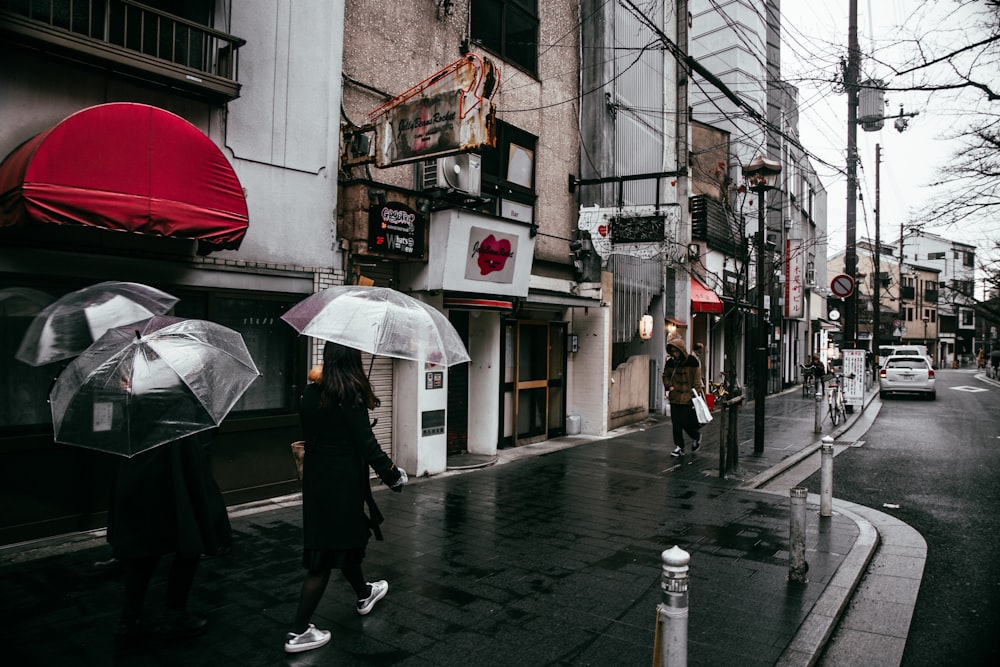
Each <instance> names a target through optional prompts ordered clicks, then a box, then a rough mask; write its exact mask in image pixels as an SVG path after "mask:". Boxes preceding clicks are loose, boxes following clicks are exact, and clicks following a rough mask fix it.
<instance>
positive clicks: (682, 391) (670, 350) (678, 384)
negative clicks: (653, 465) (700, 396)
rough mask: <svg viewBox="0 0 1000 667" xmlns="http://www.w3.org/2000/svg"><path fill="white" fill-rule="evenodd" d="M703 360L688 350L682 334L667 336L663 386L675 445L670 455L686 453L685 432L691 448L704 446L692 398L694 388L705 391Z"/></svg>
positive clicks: (692, 449)
mask: <svg viewBox="0 0 1000 667" xmlns="http://www.w3.org/2000/svg"><path fill="white" fill-rule="evenodd" d="M703 387H704V381H703V380H702V376H701V363H700V362H699V361H698V357H696V356H695V355H693V354H688V353H687V346H686V345H685V344H684V339H682V338H681V337H680V336H671V337H670V338H669V339H668V340H667V361H666V363H665V364H664V367H663V388H664V390H666V392H667V401H668V402H669V403H670V421H671V423H672V425H673V435H674V449H673V451H672V452H670V455H671V456H680V455H682V454H683V453H684V434H685V433H686V434H687V435H688V436H689V437H690V438H691V440H692V442H691V451H692V452H696V451H698V450H699V449H700V448H701V424H700V423H699V422H698V416H697V415H696V414H695V411H694V405H693V404H692V399H693V398H694V390H695V389H697V390H699V391H704V390H703Z"/></svg>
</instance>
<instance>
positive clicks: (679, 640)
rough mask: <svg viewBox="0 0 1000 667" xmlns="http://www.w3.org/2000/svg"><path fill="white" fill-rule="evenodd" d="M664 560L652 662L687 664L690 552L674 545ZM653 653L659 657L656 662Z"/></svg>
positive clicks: (662, 665) (668, 665)
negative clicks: (661, 593)
mask: <svg viewBox="0 0 1000 667" xmlns="http://www.w3.org/2000/svg"><path fill="white" fill-rule="evenodd" d="M660 558H662V559H663V579H662V581H661V582H660V589H661V590H662V591H663V602H661V603H660V604H659V605H657V608H656V611H657V614H656V622H657V633H656V634H657V639H656V641H657V643H658V646H656V647H654V649H653V653H654V664H657V665H658V667H687V638H688V563H690V562H691V555H690V554H689V553H688V552H686V551H684V550H683V549H681V548H680V547H679V546H677V545H674V546H673V547H672V548H670V549H667V550H666V551H664V552H663V553H662V554H660ZM656 656H659V661H658V662H657V660H656Z"/></svg>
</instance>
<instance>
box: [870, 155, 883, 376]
mask: <svg viewBox="0 0 1000 667" xmlns="http://www.w3.org/2000/svg"><path fill="white" fill-rule="evenodd" d="M881 164H882V146H881V144H875V285H874V286H873V287H872V318H873V319H874V320H875V321H874V323H873V324H872V354H873V355H878V346H879V332H880V331H881V329H882V296H881V293H880V292H881V289H882V234H881V232H880V230H879V216H880V215H881V214H882V203H881V201H882V200H881V198H880V191H879V188H880V185H879V172H880V165H881ZM878 361H881V359H879V360H878ZM874 379H875V380H878V378H874Z"/></svg>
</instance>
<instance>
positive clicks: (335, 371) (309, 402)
mask: <svg viewBox="0 0 1000 667" xmlns="http://www.w3.org/2000/svg"><path fill="white" fill-rule="evenodd" d="M378 404H379V401H378V399H377V398H376V397H375V393H374V391H373V390H372V386H371V383H370V382H369V380H368V377H367V376H366V375H365V372H364V367H363V366H362V364H361V352H359V351H358V350H355V349H352V348H349V347H345V346H343V345H339V344H337V343H330V342H328V343H326V345H325V347H324V348H323V370H322V374H321V377H320V379H319V381H318V382H316V383H315V384H309V385H306V388H305V391H304V392H303V394H302V403H301V406H300V407H299V417H300V419H301V422H302V431H303V436H304V437H303V440H304V441H305V456H304V459H303V465H302V532H303V547H304V548H303V552H302V566H303V567H304V568H305V569H306V571H307V573H306V578H305V581H304V582H303V583H302V591H301V594H300V596H299V605H298V609H297V611H296V613H295V620H294V621H293V623H292V627H291V631H290V632H288V633H287V635H286V636H285V651H286V652H288V653H299V652H301V651H309V650H311V649H315V648H319V647H320V646H323V645H324V644H326V643H327V642H329V641H330V632H329V631H328V630H320V629H319V628H317V627H316V626H315V625H313V624H312V623H310V622H309V621H310V619H311V618H312V615H313V613H314V612H315V611H316V607H317V606H318V605H319V602H320V600H321V599H322V598H323V594H324V592H325V591H326V586H327V583H329V580H330V572H331V570H332V569H333V568H338V569H339V570H340V571H341V572H342V573H343V575H344V578H345V579H347V582H348V583H349V584H350V585H351V588H352V589H354V593H355V595H356V596H357V607H356V608H357V612H358V614H361V615H362V616H363V615H366V614H368V613H369V612H371V610H372V608H373V607H374V606H375V603H376V602H378V601H379V600H381V599H382V598H383V597H385V594H386V592H387V591H388V590H389V584H388V583H387V582H386V581H384V580H380V581H375V582H368V581H366V580H365V576H364V572H363V570H362V567H361V564H362V562H363V560H364V557H365V548H366V546H367V544H368V539H369V536H370V535H372V534H374V535H375V539H377V540H381V539H382V532H381V529H380V528H379V524H381V523H382V520H383V517H382V515H381V513H380V512H379V510H378V506H377V505H376V504H375V499H374V498H373V496H372V490H371V483H370V481H369V473H368V469H369V467H370V468H371V469H373V470H374V471H375V474H377V475H378V476H379V477H380V478H381V480H382V482H383V483H385V484H386V485H387V486H389V487H390V488H391V489H392V490H394V491H401V490H402V487H403V485H404V484H405V483H406V481H407V476H406V471H404V470H403V469H402V468H398V467H396V466H395V465H393V463H392V461H391V460H390V459H389V457H388V456H387V455H386V453H385V452H384V451H382V448H381V447H380V446H379V444H378V441H377V440H376V439H375V434H374V433H373V432H372V427H371V423H370V422H369V421H368V410H369V409H372V408H375V407H377V406H378ZM366 506H367V509H368V514H367V515H366V514H365V508H366Z"/></svg>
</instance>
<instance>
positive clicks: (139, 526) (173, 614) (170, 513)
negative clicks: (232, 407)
mask: <svg viewBox="0 0 1000 667" xmlns="http://www.w3.org/2000/svg"><path fill="white" fill-rule="evenodd" d="M214 432H215V429H212V430H209V431H202V432H201V433H197V434H194V435H191V436H188V437H185V438H182V439H180V440H176V441H174V442H171V443H167V444H165V445H160V446H159V447H156V448H154V449H151V450H148V451H145V452H142V453H141V454H137V455H136V456H133V457H132V458H128V459H123V460H122V461H121V462H120V463H119V465H118V467H117V469H116V470H115V473H114V477H113V482H112V495H111V504H110V508H109V511H108V533H107V539H108V542H109V544H110V545H111V548H112V549H113V553H114V555H115V558H116V559H118V560H120V561H121V562H122V564H123V568H124V572H125V603H124V607H123V610H122V617H121V624H120V625H119V628H118V634H117V635H116V641H117V644H118V648H119V649H120V650H132V649H135V648H138V647H140V646H141V645H143V644H144V642H145V634H146V628H144V626H143V624H142V622H141V614H142V607H143V601H144V599H145V597H146V591H147V589H148V588H149V583H150V580H151V579H152V576H153V573H154V572H155V571H156V567H157V565H158V564H159V562H160V558H161V557H162V556H164V555H167V554H173V556H174V557H173V562H172V563H171V566H170V573H169V575H168V579H167V591H166V601H165V607H166V612H165V614H164V618H163V623H162V625H161V627H160V629H161V630H162V631H163V633H164V634H165V635H166V638H168V639H178V638H185V637H193V636H196V635H199V634H201V633H202V632H204V630H205V629H206V627H207V625H208V621H207V619H205V618H204V617H201V616H197V615H194V614H190V613H188V611H187V603H188V596H189V593H190V591H191V587H192V585H193V583H194V576H195V571H196V570H197V567H198V561H199V560H200V558H201V556H202V555H203V554H204V555H216V554H218V553H220V552H221V551H224V550H225V549H227V548H229V547H230V546H231V544H232V531H231V528H230V524H229V515H228V513H227V512H226V503H225V501H224V500H223V498H222V493H221V492H220V491H219V486H218V484H216V482H215V478H214V477H213V476H212V471H211V468H210V467H209V462H208V452H207V450H206V446H207V445H208V443H209V441H210V440H211V438H212V434H213V433H214Z"/></svg>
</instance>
